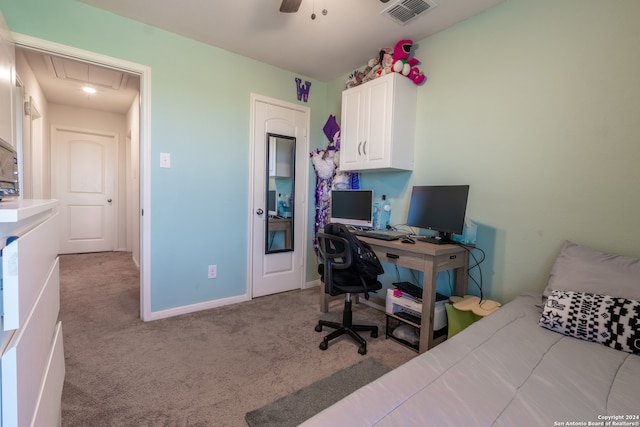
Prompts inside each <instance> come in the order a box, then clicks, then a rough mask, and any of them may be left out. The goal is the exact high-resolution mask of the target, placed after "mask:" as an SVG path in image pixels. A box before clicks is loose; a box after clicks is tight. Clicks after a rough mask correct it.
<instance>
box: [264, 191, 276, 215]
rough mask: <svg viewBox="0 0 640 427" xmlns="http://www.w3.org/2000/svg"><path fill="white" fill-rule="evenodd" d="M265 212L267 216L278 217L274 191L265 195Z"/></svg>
mask: <svg viewBox="0 0 640 427" xmlns="http://www.w3.org/2000/svg"><path fill="white" fill-rule="evenodd" d="M267 212H268V213H269V216H277V215H278V204H277V201H276V191H275V190H269V192H268V193H267Z"/></svg>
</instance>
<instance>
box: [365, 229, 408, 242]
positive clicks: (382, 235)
mask: <svg viewBox="0 0 640 427" xmlns="http://www.w3.org/2000/svg"><path fill="white" fill-rule="evenodd" d="M353 234H355V235H356V236H362V237H371V238H372V239H379V240H398V239H400V238H402V237H405V236H408V235H409V234H411V233H407V232H406V231H393V230H354V231H353Z"/></svg>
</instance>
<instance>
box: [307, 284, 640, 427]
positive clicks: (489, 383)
mask: <svg viewBox="0 0 640 427" xmlns="http://www.w3.org/2000/svg"><path fill="white" fill-rule="evenodd" d="M540 302H541V295H540V294H526V295H521V296H519V297H517V298H515V299H514V300H513V301H511V302H510V303H508V304H505V305H504V306H502V307H501V308H500V309H499V310H497V311H496V312H494V313H493V314H491V315H490V316H487V317H486V318H484V319H482V320H481V321H479V322H476V323H474V324H473V325H471V326H469V327H468V328H467V329H465V330H464V331H462V332H461V333H459V334H458V335H456V336H455V337H453V338H452V339H450V340H447V341H446V342H444V343H442V344H440V345H438V346H437V347H435V348H433V349H431V350H430V351H428V352H426V353H424V354H422V355H420V356H418V357H416V358H414V359H412V360H411V361H409V362H407V363H406V364H404V365H402V366H400V367H398V368H397V369H394V370H393V371H391V372H389V373H388V374H386V375H384V376H383V377H381V378H379V379H378V380H376V381H374V382H373V383H371V384H369V385H367V386H365V387H363V388H361V389H360V390H357V391H356V392H354V393H352V394H351V395H349V396H347V397H346V398H345V399H343V400H341V401H339V402H337V403H336V404H334V405H333V406H331V407H329V408H327V409H326V410H324V411H323V412H321V413H319V414H317V415H316V416H315V417H313V418H311V419H310V420H308V421H306V422H305V423H304V424H303V425H304V426H306V427H310V426H327V425H336V426H338V425H340V426H374V425H375V426H394V427H395V426H431V425H433V426H436V425H437V426H490V425H499V426H515V425H517V426H546V425H549V426H558V425H570V423H582V422H584V423H585V425H587V424H588V423H589V422H592V423H593V422H605V421H606V420H607V418H606V417H607V416H621V417H628V418H630V419H626V420H625V419H624V418H622V419H619V420H618V421H628V422H631V423H635V422H638V423H637V424H629V425H640V420H638V419H633V417H634V416H637V415H638V414H639V413H640V356H638V355H633V354H630V353H624V352H621V351H618V350H614V349H611V348H608V347H605V346H603V345H601V344H598V343H592V342H587V341H582V340H579V339H576V338H571V337H566V336H563V335H561V334H558V333H556V332H552V331H549V330H547V329H544V328H542V327H540V326H539V325H538V320H539V319H540V315H541V309H540V308H539V305H540ZM568 423H569V424H568ZM574 425H579V424H574ZM603 425H604V424H603Z"/></svg>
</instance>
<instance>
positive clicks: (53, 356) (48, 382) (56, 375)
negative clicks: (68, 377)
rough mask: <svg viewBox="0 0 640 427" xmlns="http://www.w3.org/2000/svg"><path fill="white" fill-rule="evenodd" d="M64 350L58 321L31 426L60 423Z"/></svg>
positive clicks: (60, 326) (60, 324)
mask: <svg viewBox="0 0 640 427" xmlns="http://www.w3.org/2000/svg"><path fill="white" fill-rule="evenodd" d="M64 374H65V368H64V350H63V346H62V323H61V322H58V324H57V325H56V330H55V333H54V335H53V342H52V343H51V351H50V352H49V360H48V363H47V367H46V369H45V373H44V383H43V384H42V388H41V389H40V396H39V398H38V403H37V405H36V413H35V415H34V416H33V421H32V423H31V425H32V426H57V425H59V423H60V415H61V414H60V409H61V401H62V386H63V385H64Z"/></svg>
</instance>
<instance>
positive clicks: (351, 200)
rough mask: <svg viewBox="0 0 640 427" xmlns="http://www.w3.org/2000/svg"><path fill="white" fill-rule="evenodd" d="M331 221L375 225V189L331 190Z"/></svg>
mask: <svg viewBox="0 0 640 427" xmlns="http://www.w3.org/2000/svg"><path fill="white" fill-rule="evenodd" d="M330 221H331V222H337V223H340V224H345V225H353V226H355V227H369V228H371V227H372V226H373V190H331V205H330Z"/></svg>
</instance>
